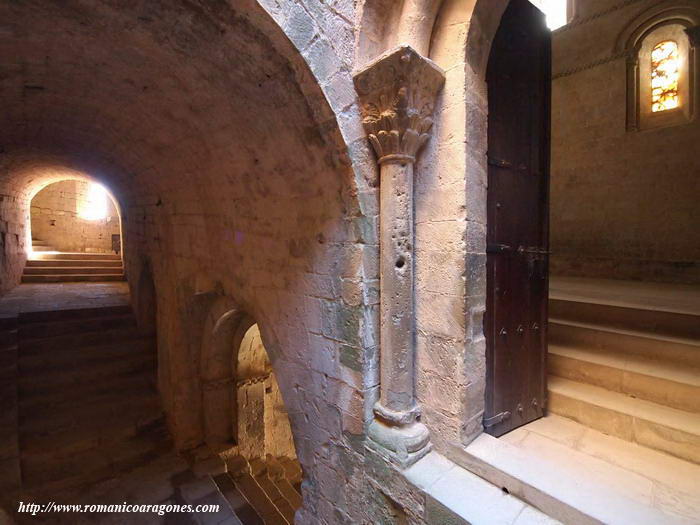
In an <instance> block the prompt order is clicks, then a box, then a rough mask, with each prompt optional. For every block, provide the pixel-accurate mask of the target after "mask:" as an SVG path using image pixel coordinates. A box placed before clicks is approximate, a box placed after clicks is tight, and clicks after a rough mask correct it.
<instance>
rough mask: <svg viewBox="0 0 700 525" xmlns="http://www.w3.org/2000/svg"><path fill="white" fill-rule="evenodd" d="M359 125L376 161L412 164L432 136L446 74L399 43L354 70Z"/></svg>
mask: <svg viewBox="0 0 700 525" xmlns="http://www.w3.org/2000/svg"><path fill="white" fill-rule="evenodd" d="M354 81H355V89H356V90H357V93H358V95H359V97H360V104H361V107H362V123H363V124H364V127H365V131H366V133H367V137H368V139H369V141H370V143H371V144H372V147H373V148H374V151H375V153H376V154H377V158H378V161H379V163H380V164H382V163H388V162H396V163H402V164H405V163H409V162H411V163H412V162H415V159H416V154H417V153H418V151H419V150H420V149H421V147H422V146H423V145H424V144H425V143H426V142H427V141H428V138H430V133H429V132H430V128H431V126H432V124H433V119H432V117H433V109H434V106H435V99H436V98H437V95H438V93H439V91H440V88H441V87H442V85H443V84H444V82H445V74H444V73H443V72H442V70H441V69H440V68H439V67H438V66H437V65H435V64H434V63H433V62H432V61H431V60H428V59H427V58H424V57H422V56H421V55H419V54H418V53H417V52H416V51H414V50H413V49H412V48H411V47H409V46H400V47H398V48H396V49H394V50H393V51H389V52H388V53H385V54H384V55H382V56H380V57H379V58H377V59H376V60H375V61H373V62H372V63H371V64H369V65H368V66H367V67H366V68H365V69H363V70H362V71H359V72H358V73H356V74H355V77H354Z"/></svg>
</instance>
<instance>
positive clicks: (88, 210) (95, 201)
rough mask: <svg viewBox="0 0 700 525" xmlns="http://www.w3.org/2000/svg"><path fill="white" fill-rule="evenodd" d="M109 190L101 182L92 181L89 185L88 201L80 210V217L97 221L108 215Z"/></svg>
mask: <svg viewBox="0 0 700 525" xmlns="http://www.w3.org/2000/svg"><path fill="white" fill-rule="evenodd" d="M107 199H108V197H107V190H106V189H105V188H104V187H103V186H101V185H100V184H96V183H94V182H91V183H90V184H89V185H88V194H87V202H86V203H85V204H84V205H83V207H82V209H81V210H79V212H78V214H79V215H80V218H82V219H85V220H88V221H97V220H101V219H105V218H106V217H107V211H108V206H107Z"/></svg>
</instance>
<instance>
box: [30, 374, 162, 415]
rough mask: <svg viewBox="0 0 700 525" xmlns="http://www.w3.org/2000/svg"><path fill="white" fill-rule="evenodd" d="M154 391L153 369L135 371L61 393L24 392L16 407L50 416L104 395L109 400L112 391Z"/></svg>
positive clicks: (131, 392) (135, 393)
mask: <svg viewBox="0 0 700 525" xmlns="http://www.w3.org/2000/svg"><path fill="white" fill-rule="evenodd" d="M154 390H156V378H155V374H154V372H153V370H142V371H141V372H137V373H133V372H124V373H121V374H113V375H111V376H110V377H107V378H104V379H102V380H100V381H94V382H92V383H89V382H88V383H84V384H82V385H80V386H79V387H74V388H72V389H70V390H63V391H61V392H54V391H48V392H32V393H27V392H25V393H24V395H23V396H22V397H21V398H20V400H19V406H20V410H26V411H31V412H34V413H36V414H37V415H38V416H39V415H42V414H46V413H48V414H49V415H50V414H51V413H53V412H54V411H56V410H61V409H63V408H65V407H71V406H79V405H80V404H81V403H86V402H90V401H93V400H94V402H100V400H101V399H103V398H107V399H111V398H112V397H113V396H114V393H115V392H129V393H130V394H132V395H139V392H141V391H154Z"/></svg>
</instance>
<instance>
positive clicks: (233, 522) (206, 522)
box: [177, 476, 242, 525]
mask: <svg viewBox="0 0 700 525" xmlns="http://www.w3.org/2000/svg"><path fill="white" fill-rule="evenodd" d="M177 492H178V494H179V497H178V498H177V499H178V500H182V501H183V502H184V503H186V504H188V505H191V506H192V507H193V508H196V507H197V506H200V505H217V506H218V509H219V510H218V512H206V513H204V512H199V513H198V512H193V513H191V514H189V517H190V518H191V519H192V520H194V523H197V524H198V525H242V523H241V520H240V519H238V516H236V514H235V513H234V511H233V509H232V508H231V506H230V504H229V502H228V500H227V499H226V497H225V496H224V495H223V494H222V493H221V491H220V490H219V487H218V485H217V484H216V482H215V481H214V479H213V478H212V477H211V476H204V477H199V478H197V477H195V478H194V479H191V480H189V481H185V482H183V483H181V484H180V485H179V486H178V488H177Z"/></svg>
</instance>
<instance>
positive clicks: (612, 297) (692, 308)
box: [549, 276, 700, 316]
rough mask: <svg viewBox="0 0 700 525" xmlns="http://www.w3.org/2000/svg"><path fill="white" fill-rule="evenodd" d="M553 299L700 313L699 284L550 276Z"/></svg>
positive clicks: (690, 313) (551, 296) (681, 312)
mask: <svg viewBox="0 0 700 525" xmlns="http://www.w3.org/2000/svg"><path fill="white" fill-rule="evenodd" d="M549 297H550V299H557V300H565V301H575V302H584V303H591V304H602V305H607V306H618V307H623V308H631V309H637V310H652V311H659V312H669V313H680V314H689V315H699V316H700V286H697V285H691V284H671V283H653V282H642V281H622V280H614V279H594V278H586V277H583V278H582V277H561V276H552V277H550V292H549Z"/></svg>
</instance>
